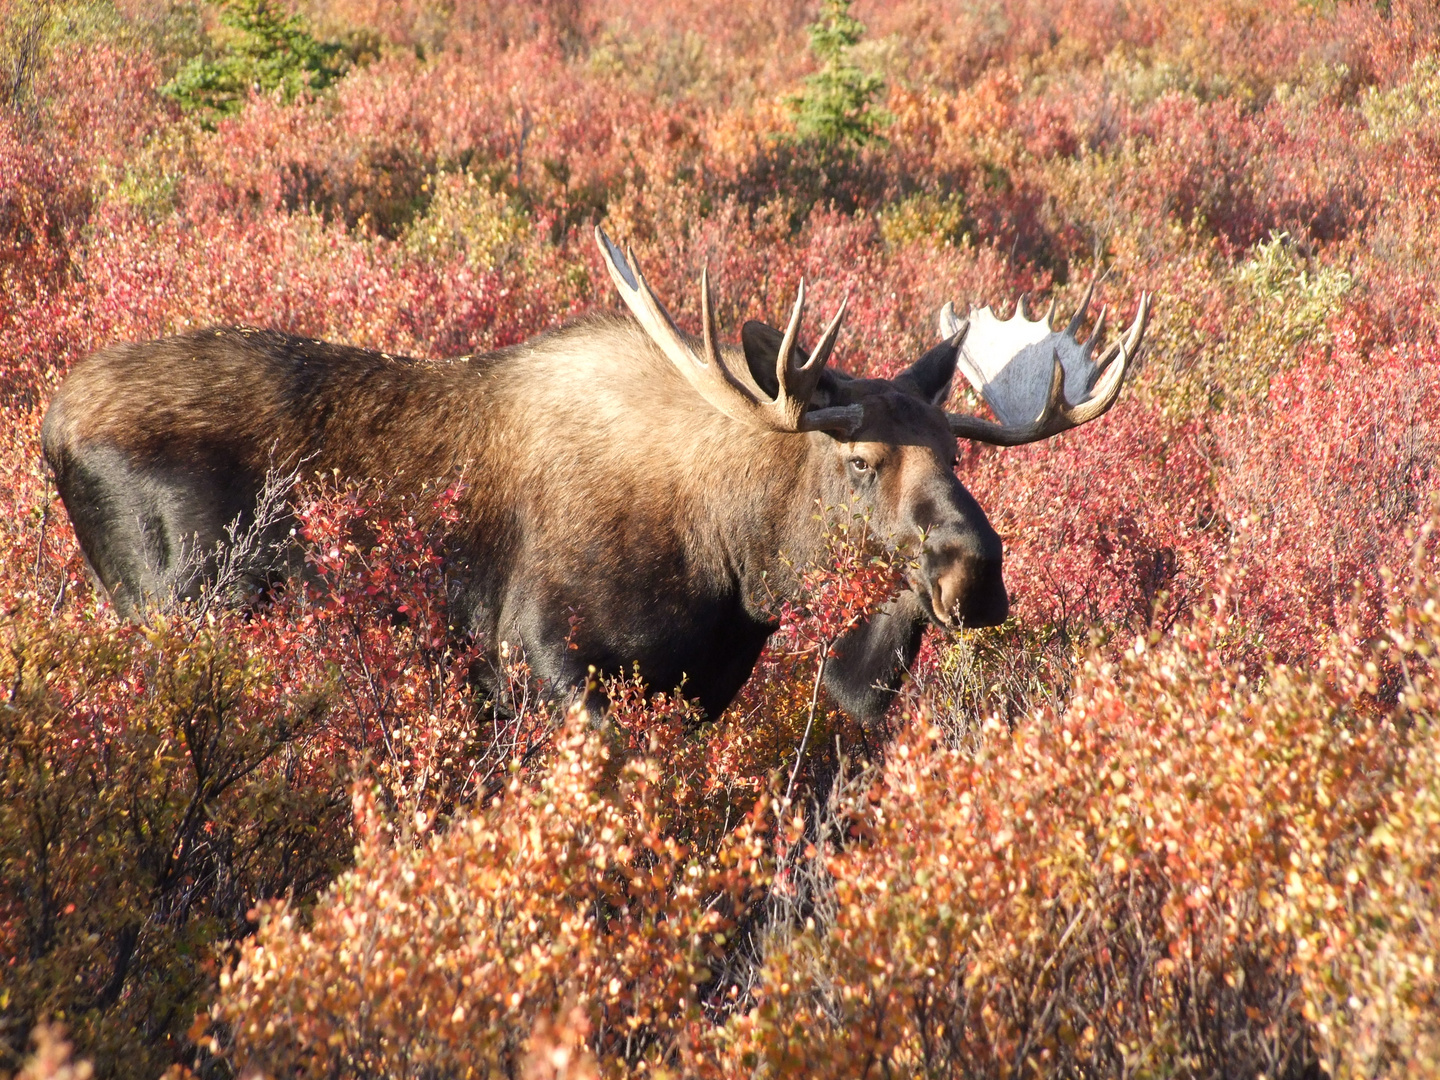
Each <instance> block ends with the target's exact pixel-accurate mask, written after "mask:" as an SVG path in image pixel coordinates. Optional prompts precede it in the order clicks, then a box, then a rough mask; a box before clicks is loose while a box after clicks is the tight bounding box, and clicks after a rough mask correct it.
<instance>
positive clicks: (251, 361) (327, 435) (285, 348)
mask: <svg viewBox="0 0 1440 1080" xmlns="http://www.w3.org/2000/svg"><path fill="white" fill-rule="evenodd" d="M596 241H597V243H598V244H599V247H600V252H601V256H602V257H603V259H604V261H605V265H606V266H607V268H608V269H609V272H610V276H611V279H612V280H613V281H614V283H615V285H616V287H617V289H618V290H619V292H620V295H621V297H622V299H623V300H624V301H625V304H626V306H627V307H628V308H629V310H630V312H631V315H632V317H631V318H622V317H619V316H616V315H612V314H608V313H596V314H592V315H589V316H587V317H584V318H582V319H579V320H576V321H574V322H572V323H569V324H567V325H565V326H563V327H561V328H559V329H557V330H554V331H550V332H548V333H545V334H542V335H541V336H539V337H537V338H535V339H533V340H531V341H529V342H526V343H525V344H522V345H516V346H512V347H510V348H506V349H500V350H497V351H495V352H491V353H486V354H484V355H480V356H469V357H462V358H459V359H455V360H449V361H443V362H436V361H421V360H414V359H410V358H408V357H397V356H391V355H388V354H385V353H377V352H371V351H369V350H365V349H357V348H351V347H349V346H343V345H334V344H327V343H325V342H320V341H312V340H307V339H304V338H298V337H294V336H291V335H288V334H283V333H278V332H275V331H269V330H255V329H250V328H236V327H226V328H218V329H208V330H201V331H197V332H195V333H191V334H187V335H183V336H179V337H170V338H164V339H161V340H158V341H151V342H146V343H143V344H126V345H116V346H112V347H110V348H107V349H104V350H101V351H100V352H97V353H95V354H93V355H92V356H90V357H88V358H86V359H85V360H83V361H82V362H81V363H79V364H78V365H76V367H75V369H74V370H73V371H72V372H71V373H70V375H69V377H68V378H67V379H66V380H65V382H64V383H63V385H62V386H61V387H60V390H59V392H58V393H57V394H56V395H55V399H54V401H53V402H51V405H50V408H49V411H48V412H47V413H46V416H45V423H44V429H43V441H44V449H45V457H46V460H47V461H48V462H49V464H50V467H51V468H52V469H53V471H54V474H55V478H56V483H57V485H58V487H59V491H60V495H61V498H62V499H63V500H64V503H65V507H66V509H67V511H68V512H69V514H70V517H71V519H72V521H73V522H74V525H75V532H76V536H77V537H78V538H79V542H80V546H81V548H82V549H83V550H84V553H85V557H86V559H87V560H88V561H89V564H90V566H91V568H92V570H93V571H94V573H95V575H96V576H97V577H98V579H99V580H100V582H101V583H102V584H103V586H104V588H105V589H106V590H107V591H108V593H109V594H110V596H111V598H112V600H113V602H114V604H115V606H116V607H117V609H119V610H120V611H121V612H123V613H127V614H131V613H135V612H137V611H139V610H142V609H143V608H144V606H145V605H147V604H152V603H162V602H165V601H167V600H168V599H171V598H176V597H186V596H193V595H195V594H196V593H197V592H198V591H199V590H200V589H201V588H202V587H203V586H204V584H205V583H206V582H207V580H209V579H210V578H211V577H213V575H214V573H215V567H216V564H217V559H218V558H219V557H220V555H221V553H222V551H223V547H224V545H225V544H226V543H227V542H230V541H231V540H232V539H233V537H235V536H237V535H240V534H243V533H246V532H247V531H253V530H255V529H256V528H257V523H256V518H257V514H258V513H259V506H260V504H261V502H262V501H263V496H264V494H265V492H266V489H267V478H270V481H271V482H272V483H273V477H274V476H276V475H286V474H287V473H293V472H295V471H296V470H298V469H301V468H303V469H305V470H306V471H310V470H316V471H320V472H323V473H325V474H332V475H336V476H338V477H339V478H340V480H341V481H342V482H351V483H381V484H384V485H385V486H386V488H387V489H388V490H389V491H391V492H392V493H394V494H397V495H404V494H414V493H418V492H420V491H421V490H423V489H424V488H425V486H426V485H427V484H429V483H431V482H434V481H444V482H449V481H450V480H452V479H454V478H456V477H459V478H461V479H462V480H463V494H462V495H461V497H460V502H459V505H458V506H457V507H456V509H457V510H458V515H457V516H456V517H455V519H454V524H453V525H450V526H448V527H447V536H446V544H445V549H446V551H447V553H448V557H449V559H450V560H451V565H450V568H449V569H450V573H451V577H452V579H453V580H454V581H455V582H457V585H456V589H455V593H454V596H453V602H454V605H455V609H456V610H455V619H456V625H457V627H459V628H460V629H461V630H462V631H463V632H465V633H469V634H473V635H476V636H477V637H478V638H479V640H480V641H482V642H483V643H488V644H489V645H490V646H491V647H494V646H496V645H498V643H499V642H500V641H502V640H504V641H509V642H512V643H519V644H520V645H521V646H523V648H524V650H525V653H526V655H527V657H528V659H529V661H530V664H531V667H532V669H533V670H534V672H535V673H536V674H537V675H538V676H540V677H541V678H543V679H544V680H546V681H547V683H548V684H549V685H550V686H551V687H552V688H553V690H554V692H555V693H557V694H560V695H565V694H569V693H575V692H579V691H580V690H582V689H583V687H584V686H585V684H586V682H587V680H588V678H589V674H590V671H591V669H592V668H593V669H594V670H596V671H598V672H600V673H602V674H606V673H619V672H621V671H624V672H629V671H631V670H633V669H634V668H635V666H637V665H638V668H639V671H640V673H641V675H642V677H643V678H644V679H645V680H646V682H647V684H648V685H649V686H651V687H653V688H654V689H657V690H669V689H673V688H675V687H677V686H680V685H682V683H683V687H684V692H685V693H686V694H688V695H690V696H693V697H694V698H696V699H697V700H698V701H699V703H700V705H701V706H702V707H703V708H704V710H705V711H706V713H707V714H708V715H710V716H712V717H713V716H716V715H718V714H719V713H720V712H721V711H722V710H723V709H724V708H725V706H726V705H728V704H729V703H730V701H731V700H732V699H733V698H734V696H735V694H736V692H737V691H738V690H739V689H740V687H741V685H742V684H743V683H744V682H745V680H746V678H748V676H749V675H750V672H751V670H752V669H753V667H754V665H755V662H756V659H757V658H758V656H759V654H760V650H761V648H762V647H763V646H764V644H765V641H766V639H767V638H768V637H769V635H770V634H771V633H772V632H773V631H774V630H775V629H776V623H775V621H774V616H773V613H772V610H771V608H770V607H769V602H770V600H771V598H773V596H774V593H775V590H776V588H777V586H778V587H779V588H781V589H783V588H784V587H785V586H786V584H787V583H791V584H793V577H792V575H793V569H792V568H793V567H795V566H802V565H804V564H805V563H806V562H807V561H808V560H809V559H811V558H813V557H814V556H815V555H816V554H817V553H819V552H820V551H821V550H822V549H823V545H824V540H825V536H826V533H827V530H828V523H827V522H826V521H824V520H821V519H817V517H816V514H815V507H816V506H817V504H818V505H820V506H823V507H832V508H839V509H837V510H834V511H832V512H833V513H858V514H863V515H865V516H867V517H868V520H869V528H870V530H871V532H872V533H873V534H874V535H876V536H877V538H879V539H880V540H882V541H883V542H885V543H887V544H889V545H891V546H892V547H894V548H895V549H897V550H899V551H902V552H904V553H906V554H907V555H909V556H912V557H913V558H914V560H915V566H916V570H915V572H914V574H913V575H912V580H911V581H910V586H909V588H908V589H906V590H905V591H903V592H902V593H901V594H900V595H899V596H897V597H895V598H894V599H893V600H891V601H890V602H889V603H887V604H885V605H884V606H882V607H881V608H880V609H879V610H878V611H876V612H874V613H873V614H872V615H871V616H870V618H869V619H868V620H867V621H865V622H863V623H861V624H860V625H857V626H856V627H854V628H853V629H852V630H851V631H850V632H849V633H848V634H847V635H846V636H845V637H844V638H842V639H841V641H840V642H839V644H838V646H837V648H836V656H835V659H834V660H833V661H832V662H831V663H830V664H829V665H827V669H826V681H827V685H828V687H829V689H830V691H831V692H832V693H833V694H834V695H835V697H836V698H837V700H838V701H839V702H840V703H841V704H842V705H843V706H844V707H845V708H846V709H847V710H848V711H850V712H851V713H852V714H854V715H856V716H857V717H858V718H860V719H861V720H869V719H873V718H875V717H877V716H879V715H880V714H883V712H884V710H885V708H886V707H887V706H888V704H889V703H890V700H891V699H892V697H893V695H894V692H895V688H896V686H897V685H898V682H899V679H900V677H901V674H902V673H903V671H904V670H905V669H906V667H907V666H908V665H909V664H910V663H911V661H913V659H914V657H915V653H916V651H917V650H918V648H919V645H920V639H921V636H922V634H923V632H924V629H925V627H926V626H927V625H930V624H937V625H939V626H942V627H947V628H956V627H969V626H990V625H994V624H996V623H998V622H1001V621H1003V620H1004V619H1005V618H1006V616H1007V614H1008V610H1009V603H1008V599H1007V596H1006V592H1005V585H1004V581H1003V578H1002V575H1001V563H1002V551H1001V544H1000V538H999V537H998V536H997V535H996V533H995V531H994V529H992V528H991V526H990V523H989V521H988V520H986V517H985V512H984V511H983V510H982V509H981V508H980V506H979V505H978V504H977V503H976V501H975V500H974V499H973V498H972V497H971V495H970V493H969V492H968V491H966V490H965V487H964V486H963V485H962V484H961V483H960V481H959V480H958V479H957V478H956V475H955V465H956V458H957V444H956V439H957V437H958V438H963V439H972V440H978V441H982V442H988V443H994V444H998V445H1005V446H1009V445H1015V444H1018V443H1024V442H1033V441H1036V440H1039V439H1045V438H1049V437H1050V436H1053V435H1056V434H1058V433H1059V432H1061V431H1064V430H1066V429H1068V428H1071V427H1074V426H1076V425H1078V424H1082V423H1085V422H1087V421H1089V420H1092V419H1094V418H1096V417H1098V416H1099V415H1101V414H1102V413H1103V412H1105V411H1106V410H1107V409H1109V408H1110V406H1111V405H1112V404H1114V402H1115V400H1116V398H1117V397H1118V395H1119V392H1120V388H1121V384H1122V381H1123V379H1124V376H1125V373H1126V370H1127V368H1128V366H1129V365H1130V363H1131V361H1132V360H1133V359H1134V357H1135V355H1136V353H1137V351H1138V350H1139V347H1140V344H1141V340H1142V337H1143V334H1144V331H1145V325H1146V320H1147V315H1148V310H1149V297H1148V296H1142V297H1141V300H1140V305H1139V309H1138V313H1137V315H1136V318H1135V321H1134V323H1133V324H1132V325H1131V327H1130V329H1129V330H1128V332H1127V333H1126V334H1125V335H1124V337H1123V338H1122V339H1121V340H1119V341H1117V342H1115V343H1114V344H1113V345H1112V346H1111V347H1110V348H1109V349H1108V350H1107V351H1106V352H1105V353H1104V354H1103V355H1102V356H1101V357H1100V358H1099V359H1098V360H1095V359H1093V354H1094V350H1095V346H1096V343H1097V341H1098V339H1099V337H1100V334H1101V324H1103V321H1104V320H1103V313H1102V316H1101V318H1100V319H1099V320H1097V326H1096V328H1095V333H1094V334H1092V335H1091V337H1090V339H1089V340H1087V341H1085V342H1083V343H1081V342H1080V341H1079V340H1078V339H1077V338H1076V336H1075V335H1076V331H1077V330H1078V328H1079V326H1080V324H1081V322H1082V320H1083V318H1084V315H1085V312H1086V310H1087V309H1088V305H1089V301H1090V298H1091V294H1090V292H1087V293H1086V296H1085V301H1084V303H1083V304H1082V306H1081V310H1080V311H1079V312H1078V313H1077V314H1076V315H1075V317H1074V318H1073V319H1072V320H1071V322H1070V324H1069V326H1068V327H1067V328H1066V329H1065V330H1064V331H1062V332H1057V331H1055V330H1053V329H1052V328H1051V321H1050V316H1047V317H1046V318H1044V319H1040V320H1031V319H1030V318H1029V317H1028V316H1027V315H1026V313H1025V311H1024V304H1023V301H1022V303H1021V304H1020V305H1019V306H1018V310H1017V311H1016V314H1015V316H1014V317H1013V318H1012V319H1010V320H1008V321H1006V322H1001V321H999V320H997V319H996V318H995V317H994V316H993V315H992V314H991V313H990V311H989V309H988V308H987V309H985V310H983V311H974V312H972V313H971V316H970V319H969V320H961V319H959V318H958V317H956V315H955V313H954V311H953V309H951V308H950V307H949V305H947V306H946V309H945V311H944V312H942V314H941V319H940V324H941V326H940V332H941V335H942V340H941V341H940V342H939V343H938V344H937V345H935V346H934V347H933V348H931V349H930V350H929V351H927V352H926V353H925V354H924V355H922V356H921V357H920V358H919V359H918V360H916V361H915V363H914V364H913V365H911V366H910V367H909V368H908V369H906V370H905V371H904V372H902V373H901V374H900V375H898V376H896V377H895V378H894V379H889V380H886V379H859V378H852V377H850V376H848V375H845V374H842V373H841V372H838V371H836V370H834V369H833V368H830V367H829V366H828V365H827V362H828V360H829V358H830V354H831V352H832V350H833V349H834V347H835V344H836V340H837V338H838V335H839V333H840V327H841V323H842V320H843V318H844V312H845V305H844V304H842V305H841V306H840V309H839V310H838V311H837V312H836V313H835V315H834V317H833V318H832V319H831V320H830V322H829V324H828V325H827V327H826V329H825V331H824V333H823V334H822V335H821V338H820V340H819V341H818V342H817V343H816V344H815V346H814V348H813V350H811V351H809V352H807V351H806V350H804V349H802V348H801V347H800V344H799V341H798V340H797V339H798V332H799V327H800V320H801V314H802V311H803V307H804V299H805V290H804V284H803V282H802V284H801V286H800V290H799V295H798V296H797V298H796V301H795V306H794V309H793V311H792V313H791V316H790V320H789V323H788V325H787V326H786V327H785V329H784V330H783V331H781V330H777V329H775V328H773V327H770V326H767V325H766V324H764V323H760V322H747V323H746V324H745V325H744V327H743V328H742V330H741V333H740V345H739V346H738V347H736V346H733V345H728V344H722V343H721V342H720V341H719V338H718V334H717V330H716V326H715V316H714V310H713V305H712V303H711V298H710V290H709V280H708V275H706V274H702V275H701V280H700V289H701V296H702V302H701V308H702V313H703V321H702V327H701V334H700V337H699V338H698V339H697V338H695V337H692V336H690V335H688V334H686V333H684V332H683V331H681V330H680V329H679V328H678V327H677V326H676V325H675V323H674V321H673V320H672V319H671V318H670V316H669V314H668V313H667V312H666V310H665V308H664V307H663V306H662V305H661V304H660V302H659V300H658V299H657V298H656V296H655V293H654V292H653V291H652V290H651V288H650V286H649V284H648V283H647V282H646V280H645V278H644V276H643V275H642V274H641V273H640V269H639V266H638V264H637V263H636V262H635V260H634V257H633V255H630V256H629V257H627V255H626V254H624V253H622V252H621V251H620V250H619V249H618V248H617V247H616V246H615V245H614V244H613V243H611V241H610V240H609V238H608V237H607V236H605V234H604V233H603V232H602V231H601V230H599V229H597V230H596ZM1091 291H1093V286H1092V290H1091ZM1053 313H1054V309H1053V307H1052V309H1051V316H1053ZM957 365H958V366H959V367H960V369H961V370H963V371H964V373H965V375H966V377H967V378H969V379H970V381H971V382H972V384H973V385H974V386H975V388H976V390H977V391H978V392H979V393H980V394H981V395H982V396H983V397H984V398H985V400H986V401H987V403H988V404H989V406H990V408H991V410H992V411H993V412H994V414H995V416H996V418H997V421H998V422H992V421H988V420H984V419H980V418H977V417H971V416H960V415H956V414H953V413H947V412H945V411H944V405H945V403H946V401H947V399H948V398H949V396H950V390H951V381H952V379H953V377H954V374H955V371H956V368H957ZM1072 402H1073V404H1072ZM260 526H263V528H262V529H261V531H263V532H264V533H265V535H264V536H263V537H261V540H262V542H263V543H264V544H266V545H268V546H265V547H264V548H263V550H264V551H266V552H268V555H267V560H268V561H267V562H266V563H265V564H264V565H262V566H261V567H260V571H259V572H260V573H262V574H267V573H279V572H281V571H282V570H283V569H284V568H285V566H286V564H287V561H288V560H289V559H291V558H292V557H293V553H292V552H289V551H287V548H286V544H285V543H284V538H285V537H287V536H288V535H289V533H290V523H289V522H288V521H287V520H285V519H284V518H283V517H281V518H280V519H278V520H274V519H272V517H270V516H267V517H266V519H265V520H264V521H262V522H260ZM577 616H578V621H577V619H576V617H577ZM591 706H592V707H594V708H603V707H604V703H603V702H600V701H596V700H595V699H593V698H592V699H591Z"/></svg>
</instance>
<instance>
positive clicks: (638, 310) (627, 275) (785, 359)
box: [595, 225, 865, 436]
mask: <svg viewBox="0 0 1440 1080" xmlns="http://www.w3.org/2000/svg"><path fill="white" fill-rule="evenodd" d="M595 243H596V244H598V245H599V247H600V254H601V255H602V256H603V257H604V259H605V267H606V269H608V270H609V271H610V279H611V280H612V281H614V282H615V288H617V289H618V290H619V291H620V298H621V299H622V300H624V301H625V306H626V307H628V308H629V309H630V312H631V314H633V315H634V316H635V319H636V321H638V322H639V323H640V325H641V327H643V328H644V330H645V332H646V333H647V334H649V335H650V338H651V340H653V341H654V342H655V344H657V345H659V346H660V349H661V351H663V352H664V353H665V355H666V356H667V357H668V358H669V360H670V362H671V363H672V364H674V365H675V367H676V368H678V369H679V371H680V374H682V375H684V376H685V379H686V381H687V382H689V383H690V385H691V386H693V387H694V388H695V389H696V391H698V392H699V394H700V396H701V397H703V398H704V399H705V400H706V401H708V402H709V403H710V404H711V405H713V406H714V407H715V408H717V409H719V410H720V411H721V412H723V413H724V414H725V415H726V416H729V417H731V418H732V419H735V420H739V421H741V422H743V423H749V424H756V425H759V426H761V427H765V428H769V429H770V430H772V431H786V432H799V431H828V432H831V433H832V434H836V435H841V436H848V435H850V434H853V433H854V431H855V429H856V428H858V427H859V426H860V424H861V423H862V422H863V420H864V416H865V410H864V408H863V407H862V406H860V405H846V406H842V407H839V408H828V409H809V410H808V411H807V407H808V406H809V404H810V396H811V395H812V394H814V393H815V387H816V386H817V385H819V383H820V375H821V374H822V373H823V372H824V370H825V364H826V362H827V361H828V360H829V359H830V353H831V350H833V349H834V348H835V339H836V338H837V337H838V336H839V334H840V322H841V320H842V319H843V318H844V317H845V308H846V305H847V304H848V302H849V301H848V299H847V300H845V301H842V302H841V304H840V309H839V310H838V311H836V312H835V317H834V318H833V319H831V320H830V325H829V326H827V327H826V328H825V332H824V333H823V334H822V335H821V336H820V342H819V344H817V345H816V346H815V351H814V352H812V353H811V354H810V356H809V358H808V359H806V358H804V357H802V355H801V353H800V350H799V348H798V347H797V345H796V336H797V335H798V333H799V331H800V316H801V313H802V312H803V310H804V307H805V283H804V282H803V281H802V282H801V283H800V290H799V295H797V296H796V297H795V307H794V309H793V310H792V311H791V313H790V322H789V324H788V325H787V326H786V327H785V337H784V340H783V341H782V342H781V344H780V351H779V353H777V354H776V357H775V375H776V382H777V383H778V384H779V387H780V389H779V392H778V393H777V394H776V395H775V399H774V400H773V401H771V400H768V399H767V398H765V397H764V396H762V395H761V394H759V393H757V392H756V391H755V390H753V389H751V387H750V386H748V385H747V384H746V382H745V381H744V380H743V379H741V378H739V377H738V376H737V375H736V374H735V373H734V372H733V371H731V370H730V368H729V366H728V365H727V364H726V363H725V358H724V357H723V356H722V355H721V353H720V345H719V342H718V341H717V340H716V336H715V305H714V304H713V303H712V302H711V298H710V272H709V268H708V267H707V268H705V269H704V270H702V271H701V272H700V309H701V318H702V322H701V344H702V345H703V346H704V350H705V352H704V355H703V356H701V355H699V354H698V353H697V352H696V351H695V347H694V339H692V338H689V337H687V336H686V335H685V334H683V333H681V332H680V328H679V327H677V326H676V325H675V320H673V319H672V318H670V313H669V312H668V311H666V310H665V307H664V305H662V304H661V303H660V301H659V299H658V298H657V297H656V296H655V293H654V291H653V290H652V289H651V288H650V285H649V283H648V282H647V281H646V280H645V275H644V274H642V273H641V272H640V265H639V263H637V262H636V261H635V253H634V252H633V251H629V252H624V253H622V252H621V250H620V249H619V248H618V247H616V246H615V245H614V244H613V243H612V242H611V241H610V238H609V237H608V236H606V235H605V230H604V229H601V228H600V227H599V226H598V225H597V226H596V227H595Z"/></svg>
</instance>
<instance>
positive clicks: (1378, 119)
mask: <svg viewBox="0 0 1440 1080" xmlns="http://www.w3.org/2000/svg"><path fill="white" fill-rule="evenodd" d="M1437 98H1440V57H1436V56H1422V57H1420V58H1419V59H1418V60H1416V61H1415V62H1414V64H1412V65H1411V68H1410V78H1409V79H1407V80H1405V82H1403V83H1401V84H1400V85H1398V86H1393V87H1388V88H1381V87H1378V86H1377V87H1372V88H1371V89H1370V90H1369V91H1367V92H1366V93H1365V95H1364V96H1363V97H1362V98H1361V99H1360V113H1361V115H1362V116H1364V117H1365V122H1366V123H1367V124H1368V125H1369V126H1370V133H1371V134H1372V135H1373V136H1374V137H1375V138H1377V139H1379V140H1380V141H1382V142H1388V141H1389V140H1391V139H1394V138H1395V137H1397V136H1400V135H1404V134H1405V133H1406V132H1409V131H1414V130H1415V128H1416V127H1418V126H1419V125H1420V124H1421V123H1422V122H1423V121H1424V120H1425V119H1426V117H1427V116H1429V115H1431V114H1432V113H1433V112H1434V110H1435V102H1436V99H1437Z"/></svg>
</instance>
